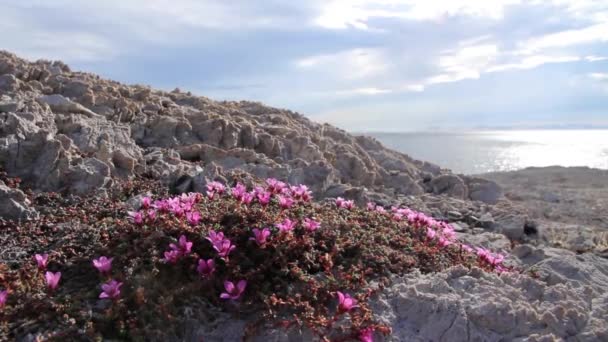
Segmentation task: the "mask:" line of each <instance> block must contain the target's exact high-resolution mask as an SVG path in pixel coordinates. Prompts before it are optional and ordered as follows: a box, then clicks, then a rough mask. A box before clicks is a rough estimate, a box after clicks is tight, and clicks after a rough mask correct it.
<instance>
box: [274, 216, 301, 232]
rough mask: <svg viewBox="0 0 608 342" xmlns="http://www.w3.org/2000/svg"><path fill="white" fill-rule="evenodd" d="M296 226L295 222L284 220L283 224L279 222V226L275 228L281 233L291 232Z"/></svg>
mask: <svg viewBox="0 0 608 342" xmlns="http://www.w3.org/2000/svg"><path fill="white" fill-rule="evenodd" d="M295 226H296V222H295V221H292V220H290V219H288V218H287V219H285V220H284V221H283V222H281V223H280V224H277V225H276V227H277V228H279V231H281V232H285V233H287V232H290V231H292V230H293V229H294V228H295Z"/></svg>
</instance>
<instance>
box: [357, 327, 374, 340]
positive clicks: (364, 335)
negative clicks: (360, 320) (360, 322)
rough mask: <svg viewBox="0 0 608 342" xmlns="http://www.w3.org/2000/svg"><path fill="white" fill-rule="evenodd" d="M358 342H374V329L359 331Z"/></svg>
mask: <svg viewBox="0 0 608 342" xmlns="http://www.w3.org/2000/svg"><path fill="white" fill-rule="evenodd" d="M359 341H361V342H374V328H365V329H361V330H359Z"/></svg>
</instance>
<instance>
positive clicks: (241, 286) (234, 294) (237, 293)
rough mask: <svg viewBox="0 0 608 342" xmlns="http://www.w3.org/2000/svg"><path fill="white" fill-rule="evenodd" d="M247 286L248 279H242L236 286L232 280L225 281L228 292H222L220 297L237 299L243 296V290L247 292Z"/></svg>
mask: <svg viewBox="0 0 608 342" xmlns="http://www.w3.org/2000/svg"><path fill="white" fill-rule="evenodd" d="M246 287H247V281H246V280H240V281H239V282H238V284H236V286H234V283H233V282H231V281H225V282H224V289H226V292H222V294H220V298H222V299H232V300H237V299H239V298H240V297H241V295H242V294H243V292H245V288H246Z"/></svg>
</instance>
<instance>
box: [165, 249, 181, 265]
mask: <svg viewBox="0 0 608 342" xmlns="http://www.w3.org/2000/svg"><path fill="white" fill-rule="evenodd" d="M179 258H180V254H179V251H176V250H170V251H166V252H165V259H164V260H165V262H167V263H169V264H175V263H176V262H177V261H178V260H179Z"/></svg>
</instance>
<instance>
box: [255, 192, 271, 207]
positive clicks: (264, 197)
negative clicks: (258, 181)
mask: <svg viewBox="0 0 608 342" xmlns="http://www.w3.org/2000/svg"><path fill="white" fill-rule="evenodd" d="M270 196H272V194H271V193H270V192H268V191H263V192H258V193H257V198H258V202H260V204H261V205H262V206H267V205H268V203H270Z"/></svg>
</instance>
